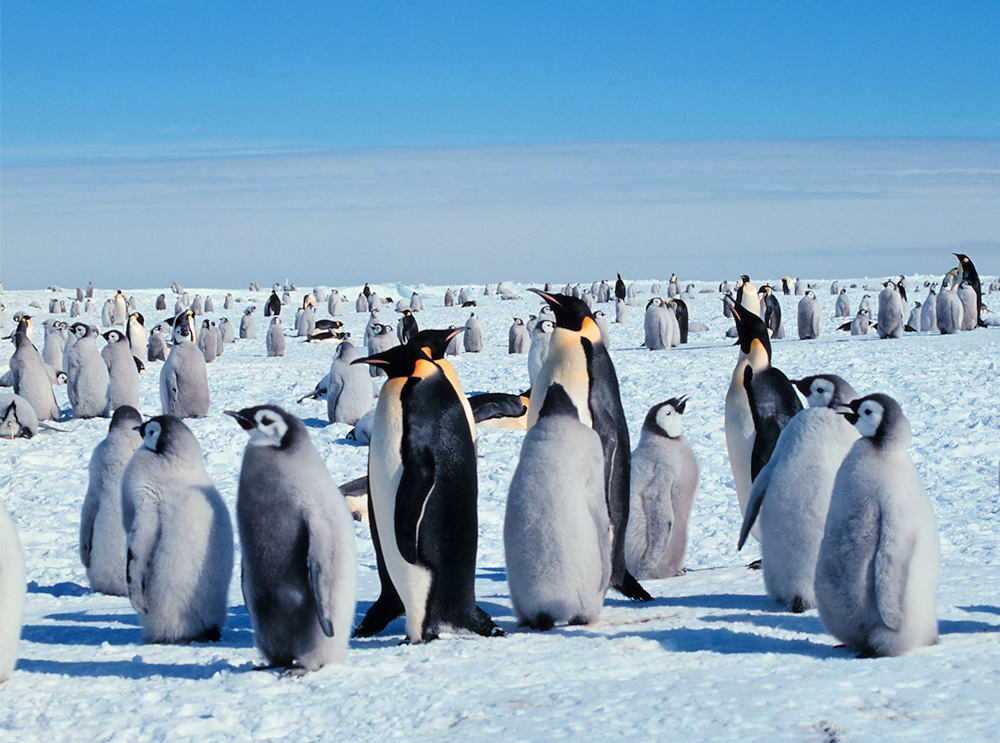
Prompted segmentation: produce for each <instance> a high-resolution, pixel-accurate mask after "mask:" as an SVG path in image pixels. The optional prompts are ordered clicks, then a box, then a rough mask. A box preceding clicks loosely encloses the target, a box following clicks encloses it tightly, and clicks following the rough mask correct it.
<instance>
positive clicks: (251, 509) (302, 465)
mask: <svg viewBox="0 0 1000 743" xmlns="http://www.w3.org/2000/svg"><path fill="white" fill-rule="evenodd" d="M225 412H226V414H227V415H231V416H232V417H233V418H235V419H236V422H237V423H239V424H240V426H241V427H242V428H243V430H245V431H246V432H247V433H249V434H250V440H249V442H248V443H247V447H246V449H245V450H244V452H243V465H242V467H241V469H240V480H239V490H238V492H237V496H236V524H237V527H238V529H239V534H240V551H241V553H242V558H241V563H242V579H241V584H242V587H243V601H244V603H245V604H246V607H247V612H248V613H249V614H250V622H251V624H252V625H253V632H254V643H255V644H256V645H257V647H258V648H260V651H261V652H262V653H263V654H264V657H265V658H266V659H267V662H268V663H269V664H270V665H271V666H274V667H285V668H290V667H293V666H296V665H297V666H300V667H301V668H302V669H304V670H305V671H314V670H316V669H318V668H321V667H322V666H324V665H326V664H328V663H343V662H344V659H345V657H346V655H347V643H348V640H349V638H350V636H351V623H352V621H353V619H354V607H355V601H356V593H357V570H358V569H357V546H356V544H355V537H354V524H353V520H352V518H351V515H350V513H349V511H348V508H347V504H346V502H345V501H344V499H343V498H341V497H338V496H339V492H338V490H337V486H336V485H335V484H334V482H333V478H331V477H330V473H329V472H328V471H327V468H326V465H325V464H324V463H323V460H322V459H321V458H320V456H319V453H318V452H317V451H316V449H315V447H314V446H313V444H312V442H311V441H310V439H309V433H308V432H307V430H306V427H305V426H304V425H303V424H302V421H300V420H299V419H298V418H296V417H295V416H293V415H290V414H289V413H287V412H285V411H284V410H283V409H281V408H279V407H277V406H275V405H260V406H257V407H251V408H244V409H243V410H239V411H232V410H227V411H225Z"/></svg>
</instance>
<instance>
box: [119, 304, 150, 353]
mask: <svg viewBox="0 0 1000 743" xmlns="http://www.w3.org/2000/svg"><path fill="white" fill-rule="evenodd" d="M145 323H146V318H144V317H143V316H142V313H139V312H133V313H132V314H130V315H129V316H128V318H127V320H126V322H125V337H126V338H128V344H129V347H130V348H131V349H132V355H133V356H135V357H136V358H137V359H142V358H144V357H145V356H146V351H147V349H148V346H149V341H148V340H147V338H146V325H145Z"/></svg>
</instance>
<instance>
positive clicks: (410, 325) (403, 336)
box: [396, 310, 418, 343]
mask: <svg viewBox="0 0 1000 743" xmlns="http://www.w3.org/2000/svg"><path fill="white" fill-rule="evenodd" d="M417 331H418V328H417V318H416V317H414V316H413V313H412V312H411V311H410V310H403V316H402V317H401V318H400V319H399V323H398V324H397V325H396V337H397V338H398V339H399V342H400V343H407V342H408V341H409V340H410V338H412V337H413V336H415V335H416V334H417Z"/></svg>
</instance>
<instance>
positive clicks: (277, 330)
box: [264, 317, 285, 357]
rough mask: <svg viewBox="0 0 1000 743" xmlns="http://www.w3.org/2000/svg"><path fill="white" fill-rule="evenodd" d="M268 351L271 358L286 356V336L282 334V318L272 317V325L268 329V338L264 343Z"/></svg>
mask: <svg viewBox="0 0 1000 743" xmlns="http://www.w3.org/2000/svg"><path fill="white" fill-rule="evenodd" d="M264 346H265V348H266V349H267V355H268V356H269V357H270V356H284V355H285V334H284V333H282V332H281V318H280V317H272V318H271V324H270V326H268V328H267V338H266V339H265V343H264Z"/></svg>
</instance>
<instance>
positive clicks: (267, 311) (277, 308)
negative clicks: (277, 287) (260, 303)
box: [264, 290, 281, 317]
mask: <svg viewBox="0 0 1000 743" xmlns="http://www.w3.org/2000/svg"><path fill="white" fill-rule="evenodd" d="M280 314H281V298H280V297H278V292H276V291H274V290H272V291H271V296H270V297H268V298H267V303H266V304H265V305H264V317H277V316H278V315H280Z"/></svg>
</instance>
